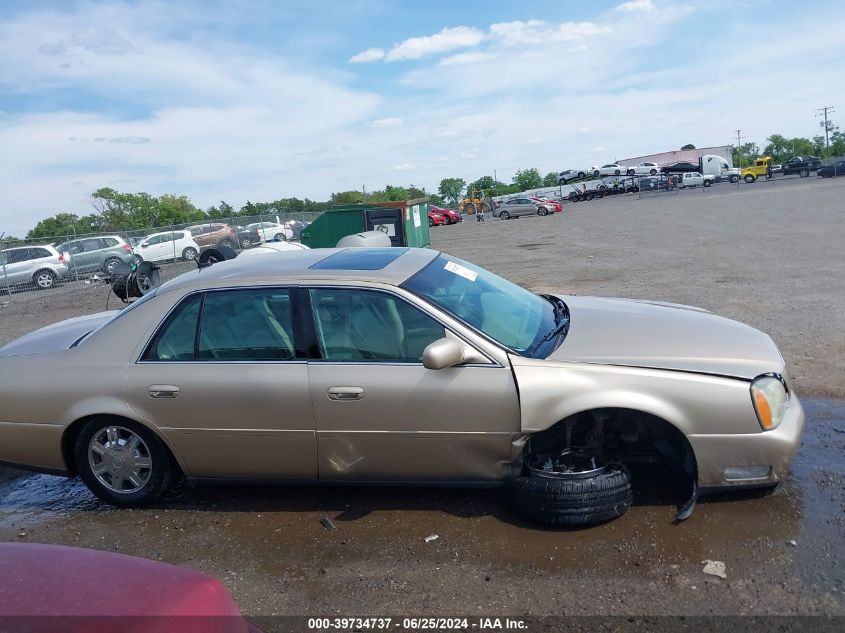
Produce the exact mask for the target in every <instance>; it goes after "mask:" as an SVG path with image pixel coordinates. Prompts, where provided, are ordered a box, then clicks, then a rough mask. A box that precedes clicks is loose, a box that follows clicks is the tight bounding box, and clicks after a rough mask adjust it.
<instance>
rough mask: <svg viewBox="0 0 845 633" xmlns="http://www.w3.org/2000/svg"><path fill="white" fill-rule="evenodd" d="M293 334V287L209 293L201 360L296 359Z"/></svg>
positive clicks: (200, 336)
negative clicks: (291, 288)
mask: <svg viewBox="0 0 845 633" xmlns="http://www.w3.org/2000/svg"><path fill="white" fill-rule="evenodd" d="M293 338H294V333H293V306H292V303H291V295H290V290H288V289H286V288H249V289H244V290H225V291H220V292H209V293H207V294H206V298H205V305H204V306H203V309H202V318H201V319H200V331H199V346H198V358H199V359H200V360H224V361H225V360H233V361H255V360H262V361H272V360H292V359H293V358H295V352H294V344H293Z"/></svg>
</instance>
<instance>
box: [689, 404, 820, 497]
mask: <svg viewBox="0 0 845 633" xmlns="http://www.w3.org/2000/svg"><path fill="white" fill-rule="evenodd" d="M752 415H753V413H752ZM803 430H804V409H803V408H802V407H801V402H800V401H799V400H798V396H796V395H795V394H794V393H793V394H792V396H791V397H790V399H789V402H788V404H787V407H786V412H785V413H784V417H783V422H781V424H780V426H779V427H778V428H776V429H775V430H773V431H760V432H759V433H750V434H745V433H742V434H722V435H689V436H687V439H689V442H690V444H691V445H692V449H693V452H694V453H695V458H696V462H697V463H698V485H699V488H700V489H701V492H702V493H707V492H717V491H721V490H726V489H742V488H757V487H766V486H773V485H775V484H777V483H778V482H780V481H782V480H783V479H784V478H785V477H786V475H787V474H788V473H789V465H790V463H791V462H792V458H793V457H794V456H795V453H796V451H797V450H798V447H799V446H800V445H801V432H802V431H803ZM743 472H747V473H748V476H744V475H742V474H741V473H743Z"/></svg>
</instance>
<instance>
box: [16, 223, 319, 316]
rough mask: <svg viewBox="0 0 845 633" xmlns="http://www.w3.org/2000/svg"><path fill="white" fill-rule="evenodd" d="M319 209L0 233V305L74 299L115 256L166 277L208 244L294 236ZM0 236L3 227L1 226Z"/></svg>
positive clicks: (240, 244)
mask: <svg viewBox="0 0 845 633" xmlns="http://www.w3.org/2000/svg"><path fill="white" fill-rule="evenodd" d="M319 215H321V212H276V213H267V214H261V215H254V216H233V217H228V218H215V219H206V220H202V221H199V222H192V223H188V224H174V225H168V226H156V227H145V228H139V229H130V230H120V231H106V232H100V233H88V234H84V235H82V234H75V233H71V234H66V235H57V236H52V237H42V238H37V239H8V238H7V239H0V305H3V304H4V303H9V302H15V301H33V300H40V299H44V300H50V301H54V300H55V299H56V298H57V297H58V296H61V297H64V298H65V299H66V300H67V301H73V300H74V295H75V294H77V293H80V292H83V291H86V289H87V287H89V286H90V285H91V284H92V283H93V284H96V282H97V281H98V280H100V279H104V278H107V277H108V276H109V274H110V272H111V270H112V268H113V267H114V266H115V264H116V263H117V262H120V261H123V262H127V263H129V262H130V261H133V260H135V261H140V260H143V261H149V262H152V263H155V264H156V265H157V266H158V267H159V268H160V269H161V276H162V278H163V279H167V278H170V277H173V276H175V275H176V274H179V273H181V272H184V271H185V270H189V269H190V268H191V267H193V266H194V264H193V260H194V259H195V258H196V257H198V256H199V255H200V254H201V253H202V252H203V251H205V250H207V249H209V248H218V247H220V246H228V247H229V248H232V249H234V250H235V251H238V252H240V251H242V250H246V249H250V248H254V247H256V246H258V245H260V244H261V243H263V242H267V241H270V240H286V241H299V240H300V238H301V235H302V230H303V229H304V228H305V227H306V226H308V225H309V224H310V223H311V222H313V221H314V220H315V219H316V218H317V217H318V216H319ZM0 237H2V233H1V232H0Z"/></svg>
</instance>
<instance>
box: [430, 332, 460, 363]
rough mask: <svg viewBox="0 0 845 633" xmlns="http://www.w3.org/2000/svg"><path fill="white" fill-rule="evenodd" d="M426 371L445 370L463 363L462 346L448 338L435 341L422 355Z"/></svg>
mask: <svg viewBox="0 0 845 633" xmlns="http://www.w3.org/2000/svg"><path fill="white" fill-rule="evenodd" d="M422 362H423V366H424V367H425V368H426V369H446V368H447V367H454V366H455V365H460V364H461V363H463V362H464V346H463V345H461V344H460V343H459V342H458V341H455V340H453V339H450V338H441V339H437V340H436V341H434V342H433V343H430V344H429V345H428V347H426V348H425V350H424V351H423V355H422Z"/></svg>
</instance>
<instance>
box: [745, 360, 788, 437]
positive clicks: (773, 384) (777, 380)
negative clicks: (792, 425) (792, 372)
mask: <svg viewBox="0 0 845 633" xmlns="http://www.w3.org/2000/svg"><path fill="white" fill-rule="evenodd" d="M787 400H789V392H788V391H787V390H786V383H785V382H784V381H783V378H782V377H781V376H780V375H779V374H764V375H763V376H758V377H757V378H755V379H754V382H752V383H751V402H753V403H754V411H755V412H756V413H757V420H759V422H760V426H762V427H763V430H764V431H771V430H772V429H776V428H777V427H778V426H779V425H780V423H781V421H782V420H783V414H784V412H785V411H786V402H787Z"/></svg>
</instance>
